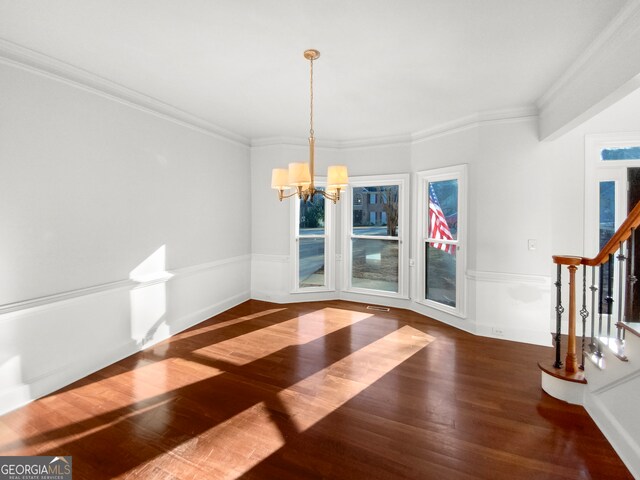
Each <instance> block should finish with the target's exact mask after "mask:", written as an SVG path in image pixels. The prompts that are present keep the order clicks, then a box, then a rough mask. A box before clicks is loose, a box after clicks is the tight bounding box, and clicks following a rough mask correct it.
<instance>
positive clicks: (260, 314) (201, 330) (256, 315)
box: [172, 308, 286, 341]
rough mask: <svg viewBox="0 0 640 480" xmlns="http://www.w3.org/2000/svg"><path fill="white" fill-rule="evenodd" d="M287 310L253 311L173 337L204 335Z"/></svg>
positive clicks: (179, 338)
mask: <svg viewBox="0 0 640 480" xmlns="http://www.w3.org/2000/svg"><path fill="white" fill-rule="evenodd" d="M283 310H286V309H285V308H271V309H269V310H263V311H262V312H258V313H253V314H251V315H245V316H244V317H239V318H233V319H231V320H226V321H224V322H216V323H215V324H214V325H208V326H206V327H200V328H195V329H193V330H187V331H186V332H182V333H178V334H177V335H174V337H173V338H172V340H173V341H175V340H183V339H185V338H191V337H195V336H197V335H202V334H203V333H208V332H214V331H216V330H221V329H223V328H225V327H230V326H231V325H236V324H238V323H242V322H248V321H249V320H255V319H256V318H260V317H265V316H267V315H271V314H272V313H277V312H281V311H283Z"/></svg>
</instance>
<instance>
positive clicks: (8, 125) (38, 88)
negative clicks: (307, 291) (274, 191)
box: [0, 63, 251, 411]
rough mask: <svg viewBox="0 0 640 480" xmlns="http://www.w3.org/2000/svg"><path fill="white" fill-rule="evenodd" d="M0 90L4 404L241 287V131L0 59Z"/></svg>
mask: <svg viewBox="0 0 640 480" xmlns="http://www.w3.org/2000/svg"><path fill="white" fill-rule="evenodd" d="M0 91H1V92H2V95H0V224H1V225H2V233H1V234H0V265H1V268H0V329H1V330H2V335H0V411H4V410H7V409H9V408H13V407H15V406H16V405H18V404H20V403H23V402H25V401H28V400H29V399H31V398H33V397H35V396H39V395H42V394H44V393H48V392H50V391H52V390H53V389H55V388H58V387H60V386H62V385H64V384H66V383H68V382H70V381H72V380H74V379H76V378H79V377H82V376H84V375H86V374H87V373H89V372H90V371H92V370H95V369H97V368H100V367H102V366H105V365H106V364H108V363H111V362H113V361H115V360H117V359H119V358H121V357H122V356H126V355H129V354H130V353H133V352H134V351H136V350H137V349H139V348H141V347H142V346H143V345H145V344H149V343H151V342H155V341H158V340H160V339H162V338H165V337H166V336H168V335H169V334H171V333H175V332H176V331H177V330H179V329H182V328H185V327H187V326H190V325H192V324H194V323H197V322H200V321H202V320H204V319H206V318H208V317H209V316H211V315H212V314H214V313H217V312H218V311H222V310H224V309H226V308H229V307H230V306H232V305H234V304H236V303H239V302H241V301H243V300H245V299H247V298H249V290H250V252H251V239H250V238H251V237H250V234H251V198H250V195H247V194H246V193H243V192H247V189H248V187H249V178H250V160H249V148H248V147H247V146H245V145H242V144H240V143H237V142H235V141H231V140H227V139H223V138H221V137H216V136H213V135H210V134H206V133H204V132H202V131H201V130H198V129H194V128H189V127H188V126H185V125H181V124H178V123H177V122H173V121H170V120H168V119H166V118H162V117H161V116H159V115H154V114H152V113H150V112H149V111H144V110H143V109H141V108H134V107H133V106H132V105H130V104H126V103H125V102H121V101H117V100H115V99H114V98H109V97H107V96H106V95H102V94H97V93H96V92H93V91H90V90H89V89H86V88H79V87H78V86H77V85H75V86H74V85H72V84H70V83H68V82H63V81H60V80H59V79H54V78H52V77H50V76H46V75H44V74H37V73H35V72H33V71H29V70H26V69H21V68H18V67H16V66H11V65H6V64H2V63H0ZM230 201H231V205H232V206H233V208H229V204H230Z"/></svg>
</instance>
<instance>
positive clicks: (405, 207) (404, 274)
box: [340, 173, 411, 299]
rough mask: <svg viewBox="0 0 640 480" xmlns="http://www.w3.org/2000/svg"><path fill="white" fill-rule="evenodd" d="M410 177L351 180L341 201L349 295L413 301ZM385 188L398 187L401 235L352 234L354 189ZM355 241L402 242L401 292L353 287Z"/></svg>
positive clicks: (344, 285)
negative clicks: (353, 241) (409, 230)
mask: <svg viewBox="0 0 640 480" xmlns="http://www.w3.org/2000/svg"><path fill="white" fill-rule="evenodd" d="M410 183H411V182H410V176H409V174H406V173H401V174H391V175H367V176H360V177H350V178H349V187H348V188H347V190H346V192H345V194H344V197H341V199H340V202H343V201H344V204H343V205H342V207H341V215H342V260H343V262H342V290H343V291H345V292H349V293H360V294H366V295H374V296H380V297H389V298H402V299H409V241H408V240H409V236H408V233H407V232H408V226H409V202H410V198H411V197H410V192H409V188H410ZM383 185H385V186H386V185H390V186H393V185H397V186H398V188H399V191H398V203H399V205H398V236H397V237H394V236H386V235H385V236H383V235H381V236H373V235H352V228H353V215H352V209H353V205H352V198H353V189H354V187H355V188H359V187H377V186H383ZM353 239H364V240H381V241H397V242H398V292H390V291H387V290H377V289H371V288H362V287H354V286H353V285H352V284H351V274H352V250H351V242H352V240H353Z"/></svg>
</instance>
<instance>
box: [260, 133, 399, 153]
mask: <svg viewBox="0 0 640 480" xmlns="http://www.w3.org/2000/svg"><path fill="white" fill-rule="evenodd" d="M409 143H411V135H393V136H385V137H378V138H361V139H356V140H331V139H326V140H325V139H317V138H316V147H318V148H335V149H340V150H348V149H357V148H369V147H388V146H393V145H407V144H409ZM282 145H285V146H293V147H308V146H309V140H308V139H306V138H302V137H264V138H254V139H252V140H251V147H252V148H261V147H271V146H282Z"/></svg>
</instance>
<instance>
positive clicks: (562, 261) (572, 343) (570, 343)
mask: <svg viewBox="0 0 640 480" xmlns="http://www.w3.org/2000/svg"><path fill="white" fill-rule="evenodd" d="M553 263H555V264H556V265H558V272H559V270H560V266H561V265H566V266H567V269H568V270H569V331H568V333H569V338H568V340H567V355H566V357H565V367H564V368H565V371H566V372H567V373H576V372H578V356H577V354H576V344H577V342H576V271H577V270H578V265H580V264H581V263H582V257H573V256H566V255H554V256H553ZM558 277H559V276H558ZM559 281H560V278H558V282H559ZM558 295H560V288H559V287H558ZM558 305H560V299H558ZM557 308H558V307H556V309H557ZM560 308H561V307H560ZM559 319H560V313H559V314H558V320H559ZM559 327H560V325H558V333H559V332H560V328H559ZM558 353H559V352H556V359H557V358H558ZM556 363H558V362H557V360H556ZM556 368H558V366H556Z"/></svg>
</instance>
